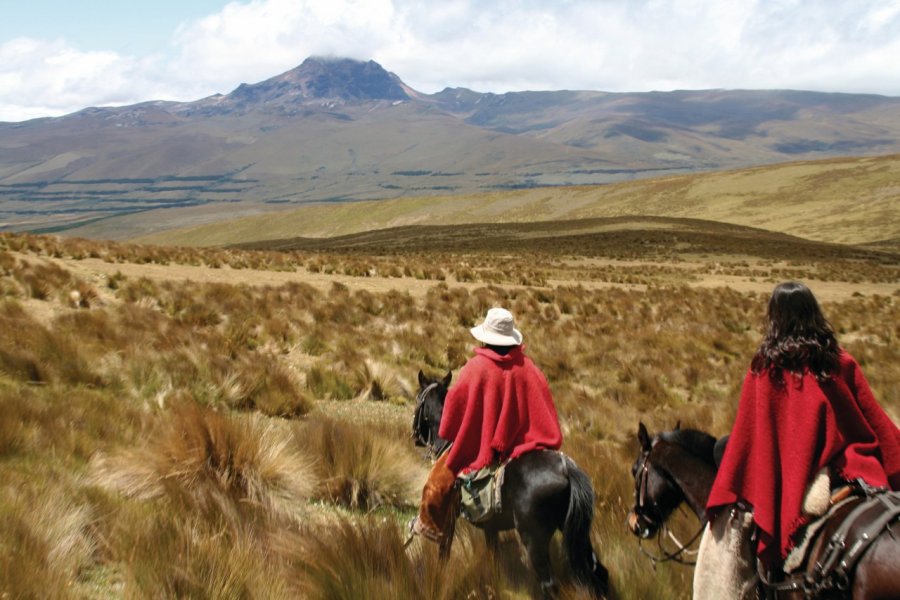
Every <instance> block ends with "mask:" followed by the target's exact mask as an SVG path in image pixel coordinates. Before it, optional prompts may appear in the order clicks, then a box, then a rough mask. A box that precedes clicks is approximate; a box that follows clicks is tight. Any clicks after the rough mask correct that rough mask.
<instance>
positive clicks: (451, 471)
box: [413, 308, 562, 541]
mask: <svg viewBox="0 0 900 600" xmlns="http://www.w3.org/2000/svg"><path fill="white" fill-rule="evenodd" d="M470 331H471V333H472V335H473V336H474V337H475V339H477V340H478V341H480V342H482V343H483V344H484V345H483V346H482V347H480V348H475V350H474V352H475V356H473V357H472V358H471V359H469V361H468V362H467V363H466V364H465V366H464V367H463V368H462V370H460V372H459V376H458V378H457V381H456V383H455V384H454V385H453V386H452V387H451V388H450V389H449V390H448V392H447V397H446V399H445V401H444V412H443V415H442V417H441V425H440V431H439V435H440V437H441V438H443V439H446V440H448V441H450V442H452V445H451V446H450V449H449V450H448V451H447V452H446V453H445V454H443V455H442V456H441V458H440V459H439V460H438V462H437V463H436V464H435V466H434V468H433V469H432V471H431V474H430V475H429V477H428V482H427V483H426V484H425V489H424V490H423V492H422V504H421V507H420V511H419V516H418V517H417V518H416V519H415V520H414V521H413V531H414V532H416V533H420V534H422V535H424V536H425V537H427V538H429V539H432V540H437V541H439V540H440V539H441V537H442V533H441V530H442V529H443V528H444V527H445V524H444V522H445V520H446V512H447V510H448V509H449V507H447V498H448V495H449V492H450V490H451V489H452V487H453V484H454V482H455V480H456V477H457V475H460V474H465V473H469V472H471V471H475V470H478V469H480V468H482V467H485V466H488V465H491V464H495V463H497V462H504V461H507V460H512V459H514V458H517V457H518V456H521V455H522V454H524V453H525V452H530V451H532V450H541V449H548V450H557V449H559V447H560V446H561V445H562V432H561V430H560V427H559V418H558V416H557V413H556V407H555V405H554V404H553V396H552V395H551V393H550V386H549V385H548V384H547V379H546V378H545V377H544V375H543V373H541V371H540V369H538V368H537V366H535V364H534V363H533V362H532V361H531V359H530V358H528V357H527V356H525V354H524V352H523V349H522V333H521V332H520V331H519V330H518V329H516V328H515V323H514V320H513V316H512V314H511V313H510V312H509V311H508V310H506V309H503V308H492V309H490V310H489V311H488V312H487V315H486V316H485V319H484V322H483V323H481V324H480V325H476V326H475V327H473V328H472V329H471V330H470Z"/></svg>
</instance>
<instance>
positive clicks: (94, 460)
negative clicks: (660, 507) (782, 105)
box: [0, 218, 900, 600]
mask: <svg viewBox="0 0 900 600" xmlns="http://www.w3.org/2000/svg"><path fill="white" fill-rule="evenodd" d="M889 226H890V224H888V225H885V228H888V227H889ZM860 235H861V234H860ZM878 235H882V234H878ZM848 236H849V234H848ZM271 245H272V246H277V247H278V248H279V249H278V250H276V249H272V248H269V249H256V250H250V249H237V248H229V249H222V248H208V249H198V248H188V247H154V246H141V245H135V244H116V243H103V242H92V241H85V240H77V239H61V238H55V237H46V236H28V235H6V236H0V322H2V328H3V332H4V333H3V336H2V337H0V414H2V415H3V418H2V421H0V482H2V483H0V597H9V598H147V597H152V598H183V597H191V598H295V597H304V598H346V599H356V598H362V597H366V598H400V599H403V598H428V599H431V598H438V599H456V598H460V599H462V598H528V597H530V596H531V595H533V594H534V593H535V589H534V587H533V585H532V580H531V577H530V573H529V570H528V569H527V568H526V567H525V566H524V565H523V564H522V563H521V561H520V555H519V552H518V549H517V548H516V541H515V538H514V537H512V536H508V537H506V538H504V541H503V548H502V554H501V558H500V559H499V560H496V561H494V560H490V559H489V557H488V556H487V554H486V548H485V546H484V543H483V541H482V538H481V536H480V535H478V533H477V531H475V530H473V529H472V528H471V527H469V526H467V525H462V526H461V534H460V538H459V539H458V541H457V544H456V546H455V547H454V549H453V552H452V555H451V557H450V559H449V561H448V563H446V564H441V563H440V562H439V560H438V557H437V555H436V549H435V548H433V547H432V546H431V545H430V544H428V543H426V542H421V541H416V542H415V543H414V544H413V545H412V546H411V547H410V549H408V550H406V551H405V550H404V549H403V547H402V543H403V539H404V532H405V529H404V524H405V522H406V521H407V520H408V519H409V518H410V517H411V516H412V515H413V514H414V511H415V505H416V502H417V500H418V494H419V490H420V489H421V487H420V486H421V484H422V481H423V478H424V476H425V473H426V471H427V467H428V465H427V462H426V461H425V459H424V457H423V456H422V455H421V454H420V453H419V452H418V451H417V450H416V449H415V448H414V447H413V444H412V441H411V440H410V439H409V438H408V435H409V426H410V421H411V417H412V409H413V397H414V394H415V381H416V373H417V372H418V370H419V369H422V370H424V371H425V372H426V373H428V374H430V375H438V374H443V373H445V372H446V371H447V370H452V371H453V372H454V373H456V372H457V371H458V369H459V368H460V367H461V366H462V365H463V364H464V362H465V360H466V358H467V357H468V356H469V355H470V352H471V348H472V346H473V345H474V341H473V340H472V339H471V338H470V336H469V334H468V327H470V326H471V325H472V324H474V323H476V322H477V321H478V320H479V319H480V317H481V316H483V314H484V313H485V311H486V310H487V309H488V308H490V307H491V306H495V305H503V306H506V307H508V308H510V309H511V310H512V311H513V313H514V314H515V315H516V318H517V322H518V325H519V327H520V329H521V330H522V331H523V332H524V334H525V345H526V352H527V353H528V354H529V355H530V356H531V357H532V358H533V359H534V360H535V362H536V363H537V364H538V365H539V366H540V367H541V368H542V369H543V370H544V372H545V373H546V374H547V377H548V379H549V381H550V382H551V387H552V390H553V393H554V397H555V399H556V402H557V406H558V408H559V412H560V416H561V421H562V425H563V428H564V435H565V442H564V450H565V451H566V452H567V453H569V454H570V455H571V456H572V457H573V458H574V459H575V460H576V462H578V464H579V465H580V466H581V467H582V468H583V469H584V470H585V471H586V472H587V473H588V475H589V476H590V477H591V479H592V481H593V483H594V487H595V489H596V493H597V497H596V506H595V508H596V518H595V521H594V525H593V530H592V537H593V542H594V546H595V548H596V549H597V550H598V551H599V554H600V556H601V559H602V560H603V561H604V563H605V564H606V565H607V567H608V568H609V570H610V572H611V576H612V582H613V586H614V588H615V590H616V594H617V596H616V597H618V598H622V599H635V600H637V599H642V600H646V599H654V598H659V599H669V598H686V597H689V594H690V579H691V571H690V569H689V568H687V567H682V566H678V565H674V566H671V565H660V566H658V567H657V569H656V570H655V571H653V570H652V569H651V566H650V563H649V562H648V561H647V559H646V558H645V557H644V556H642V554H641V553H640V551H639V548H638V543H637V540H636V539H635V538H633V537H632V536H631V535H630V534H629V533H627V532H626V530H625V525H624V519H625V514H626V512H627V510H628V509H629V508H630V505H631V502H632V497H633V492H632V483H631V478H630V465H631V462H632V461H633V459H634V456H635V454H636V450H637V443H636V440H635V439H634V434H635V432H636V429H637V423H638V421H639V420H643V421H644V422H645V423H647V425H648V427H650V428H651V430H658V429H664V428H670V427H671V426H672V425H674V423H675V422H676V421H678V420H680V421H681V422H682V424H683V425H684V426H689V427H698V428H702V429H705V430H708V431H710V432H712V433H714V434H717V435H719V434H723V433H725V432H727V430H728V428H729V425H730V423H731V421H732V418H733V414H734V410H735V403H736V398H737V394H738V390H739V388H740V383H741V379H742V376H743V374H744V371H745V369H746V366H747V363H748V361H749V357H750V356H751V354H752V352H753V350H754V348H755V346H756V344H757V343H758V341H759V337H760V335H761V325H762V319H763V314H764V309H765V300H766V298H767V295H768V293H769V292H770V291H771V289H772V287H773V286H774V284H775V283H776V282H778V281H781V280H784V279H801V280H803V281H805V282H807V283H808V284H809V285H810V286H811V287H812V289H813V290H814V291H815V292H817V293H818V295H819V296H820V298H821V299H822V300H823V303H824V308H825V310H826V313H827V314H828V315H829V317H830V319H831V321H832V322H833V324H834V326H835V327H836V329H837V331H838V334H839V338H840V340H841V341H842V343H843V344H844V345H845V346H846V347H847V348H848V349H849V350H850V352H852V353H853V354H854V355H855V356H856V357H857V359H858V360H859V361H860V362H861V364H862V366H863V369H864V371H865V373H866V375H867V377H868V378H869V380H870V383H871V384H872V387H873V389H874V390H875V393H876V395H877V397H878V398H879V399H880V400H881V401H882V403H883V404H884V405H885V406H886V407H887V409H888V410H889V412H890V413H891V414H892V416H893V417H894V419H895V421H897V420H900V344H898V339H900V255H898V254H896V253H893V252H891V251H890V249H889V248H887V249H885V248H883V249H881V250H872V249H860V248H855V247H850V246H841V245H835V244H826V243H820V242H810V241H808V240H803V239H799V238H794V237H790V236H787V235H780V234H773V233H771V232H765V231H760V230H755V229H749V228H746V227H732V226H726V225H721V224H715V223H709V222H702V221H687V220H679V219H630V218H629V219H620V220H615V219H613V220H609V219H607V220H599V219H593V220H586V221H577V222H569V223H556V224H552V223H536V224H529V225H516V226H510V227H498V226H496V225H492V226H480V227H470V228H466V227H461V228H449V227H446V228H430V229H423V228H407V229H402V230H395V231H392V232H389V233H387V234H381V235H379V234H377V233H372V234H361V235H356V236H350V237H347V238H342V239H332V240H329V241H327V242H323V241H320V242H318V243H317V245H316V246H315V247H314V246H313V245H311V244H310V243H309V242H308V241H304V240H293V241H289V242H283V241H282V242H277V243H273V244H271ZM694 528H695V521H694V519H693V517H692V516H688V515H682V516H680V517H679V523H678V524H677V529H678V530H679V531H680V532H681V533H682V534H683V535H684V536H685V537H687V538H689V537H690V535H691V534H692V532H693V529H694ZM554 560H555V562H556V563H558V566H559V567H560V568H559V569H557V570H558V571H562V572H563V576H562V580H563V583H564V586H563V590H562V592H563V597H565V598H580V597H583V596H582V595H581V593H580V592H579V590H578V589H577V588H575V587H573V586H572V585H571V581H570V578H568V576H567V575H565V573H564V570H563V569H562V568H561V566H562V555H561V551H560V550H559V548H558V545H557V551H556V554H555V557H554Z"/></svg>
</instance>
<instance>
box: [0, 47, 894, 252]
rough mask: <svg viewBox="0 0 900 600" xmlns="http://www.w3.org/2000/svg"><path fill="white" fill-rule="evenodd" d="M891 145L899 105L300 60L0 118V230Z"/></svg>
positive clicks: (775, 159) (550, 181)
mask: <svg viewBox="0 0 900 600" xmlns="http://www.w3.org/2000/svg"><path fill="white" fill-rule="evenodd" d="M898 152H900V98H890V97H885V96H875V95H862V94H824V93H816V92H803V91H791V90H769V91H742V90H699V91H678V92H665V93H659V92H654V93H608V92H599V91H566V90H563V91H547V92H511V93H506V94H491V93H481V92H477V91H473V90H468V89H465V88H458V87H457V88H447V89H444V90H443V91H441V92H438V93H436V94H423V93H421V92H418V91H416V90H414V89H412V88H411V87H409V86H408V85H406V84H405V83H404V82H403V81H402V80H401V79H400V77H398V76H397V75H395V74H393V73H391V72H389V71H388V70H386V69H384V68H383V67H382V66H381V65H379V64H378V63H376V62H374V61H371V60H369V61H360V60H353V59H347V58H337V57H335V58H323V57H310V58H308V59H306V60H305V61H303V63H302V64H300V65H299V66H297V67H296V68H294V69H291V70H289V71H286V72H285V73H282V74H280V75H277V76H275V77H271V78H269V79H266V80H264V81H261V82H258V83H246V84H242V85H240V86H239V87H238V88H236V89H235V90H233V91H232V92H231V93H228V94H217V95H214V96H210V97H208V98H203V99H200V100H197V101H194V102H156V101H149V102H143V103H140V104H136V105H133V106H124V107H117V108H88V109H84V110H82V111H79V112H77V113H74V114H72V115H67V116H64V117H59V118H54V119H36V120H33V121H26V122H23V123H0V230H22V229H27V230H54V231H72V232H73V233H75V234H79V235H92V236H98V237H109V238H128V237H133V236H137V235H141V234H147V233H152V232H154V231H162V230H166V229H170V228H173V227H183V226H189V225H198V224H202V223H205V222H210V221H215V220H220V219H228V218H232V217H235V216H240V215H247V214H259V213H261V212H270V211H274V210H278V209H281V208H285V207H287V206H291V205H299V204H304V203H309V202H330V203H338V202H349V201H357V200H366V199H385V198H396V197H403V196H429V195H446V194H472V193H490V192H496V191H501V190H516V189H541V188H555V187H559V186H572V185H596V184H607V183H615V182H620V181H626V180H631V179H645V178H650V177H659V176H661V175H673V174H683V173H692V172H699V171H714V170H721V169H734V168H742V167H748V166H754V165H763V164H772V163H779V162H785V161H796V160H812V159H819V158H828V157H838V156H867V155H868V156H871V155H879V154H891V153H898ZM87 223H93V225H92V226H90V227H87V226H86V224H87Z"/></svg>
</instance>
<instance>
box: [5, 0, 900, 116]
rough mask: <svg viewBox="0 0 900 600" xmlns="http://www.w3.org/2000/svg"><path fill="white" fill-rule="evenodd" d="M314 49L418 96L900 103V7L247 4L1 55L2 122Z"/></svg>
mask: <svg viewBox="0 0 900 600" xmlns="http://www.w3.org/2000/svg"><path fill="white" fill-rule="evenodd" d="M313 54H324V55H336V56H349V57H352V58H360V59H368V58H372V59H375V60H377V61H378V62H380V63H381V64H382V65H383V66H385V68H387V69H389V70H391V71H393V72H395V73H397V74H398V75H399V76H400V77H401V78H402V79H403V80H404V81H406V82H407V83H408V84H410V85H411V86H413V87H414V88H416V89H419V90H421V91H424V92H435V91H438V90H440V89H442V88H443V87H445V86H448V85H449V86H464V87H469V88H472V89H476V90H479V91H493V92H504V91H509V90H521V89H563V88H565V89H595V90H606V91H643V90H651V89H661V90H665V89H691V88H694V89H696V88H713V87H717V88H795V89H814V90H824V91H848V92H875V93H882V94H890V95H900V63H898V61H897V60H896V58H895V57H897V56H900V7H898V4H897V2H896V0H854V2H846V1H845V0H821V1H818V2H806V1H802V0H719V1H717V2H708V1H706V0H635V1H629V2H620V1H618V0H566V1H551V0H432V1H426V2H423V1H421V0H250V1H241V2H231V3H229V4H227V5H226V6H224V7H223V9H222V10H221V11H219V12H218V13H216V14H213V15H209V16H207V17H205V18H203V19H199V20H195V21H190V22H186V23H183V24H182V25H181V26H180V27H179V28H178V30H177V31H175V32H173V34H172V38H171V44H170V46H169V47H168V48H164V49H160V52H159V54H158V55H155V56H151V57H139V58H136V57H129V56H122V55H118V54H115V53H113V52H83V51H80V50H79V49H77V48H73V47H71V46H70V45H69V44H67V43H66V42H65V41H63V40H27V39H18V40H12V41H9V42H6V43H5V44H3V45H2V46H0V120H3V119H6V120H17V119H22V118H28V117H32V116H38V115H48V114H61V113H64V112H71V111H73V110H77V109H79V108H82V107H84V106H89V105H98V104H110V103H118V104H123V103H131V102H137V101H141V100H151V99H180V100H193V99H197V98H200V97H203V96H205V95H208V94H211V93H215V92H222V93H227V92H229V91H231V90H232V89H234V87H236V86H237V85H238V84H239V83H242V82H251V83H252V82H257V81H260V80H263V79H266V78H268V77H271V76H273V75H276V74H278V73H281V72H283V71H285V70H287V69H290V68H292V67H294V66H296V65H297V64H299V63H300V62H301V61H302V60H303V59H304V58H306V57H307V56H309V55H313Z"/></svg>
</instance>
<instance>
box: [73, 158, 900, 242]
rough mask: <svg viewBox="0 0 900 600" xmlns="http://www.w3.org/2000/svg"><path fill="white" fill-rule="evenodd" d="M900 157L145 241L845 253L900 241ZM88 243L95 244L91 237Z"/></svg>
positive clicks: (309, 213)
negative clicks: (499, 227) (739, 242)
mask: <svg viewBox="0 0 900 600" xmlns="http://www.w3.org/2000/svg"><path fill="white" fill-rule="evenodd" d="M898 197H900V155H889V156H881V157H865V158H854V159H832V160H824V161H802V162H794V163H787V164H779V165H772V166H764V167H754V168H750V169H741V170H735V171H722V172H715V173H702V174H693V175H680V176H673V177H664V178H655V179H647V180H641V181H632V182H624V183H619V184H613V185H605V186H580V187H557V188H537V189H528V190H515V191H503V192H492V193H486V194H468V195H456V196H444V197H416V198H399V199H393V200H383V201H369V202H353V203H341V204H321V205H315V206H307V207H301V208H296V209H292V210H286V211H281V212H278V213H271V214H265V215H258V216H253V217H247V218H242V219H235V220H231V221H228V222H221V223H213V224H208V225H203V226H197V227H189V228H184V229H179V230H172V231H167V232H161V233H158V234H155V235H151V236H146V237H143V238H140V241H143V242H148V243H154V244H163V245H171V244H174V245H197V246H222V245H233V244H246V243H257V244H258V243H259V242H265V241H273V242H274V241H277V240H289V239H293V238H326V237H328V238H331V237H335V236H343V235H350V234H357V233H361V232H366V231H369V230H377V229H386V228H391V227H403V226H413V225H459V224H479V223H481V224H494V225H496V224H498V223H527V222H536V221H560V220H574V219H591V218H615V217H649V216H655V217H669V218H679V219H702V220H705V221H715V222H719V223H723V224H733V225H740V226H746V227H753V228H758V229H765V230H768V231H771V232H777V233H784V234H790V235H792V236H797V237H801V238H805V239H809V240H816V241H821V242H827V243H842V244H878V243H881V244H882V246H884V247H885V248H886V249H888V248H896V247H897V246H898V241H900V215H898V212H900V201H898ZM85 233H88V234H91V233H94V232H92V231H91V230H90V229H89V228H85Z"/></svg>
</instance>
